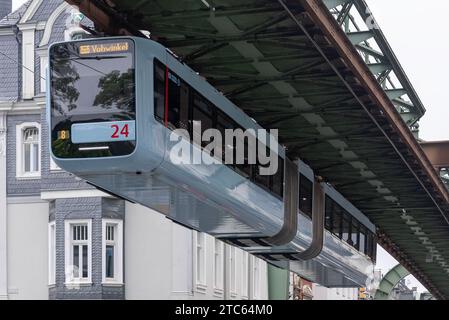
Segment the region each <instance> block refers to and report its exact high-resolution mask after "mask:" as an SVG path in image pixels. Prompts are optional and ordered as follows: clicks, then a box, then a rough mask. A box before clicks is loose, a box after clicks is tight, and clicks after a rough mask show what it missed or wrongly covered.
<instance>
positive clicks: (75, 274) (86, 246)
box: [65, 220, 92, 284]
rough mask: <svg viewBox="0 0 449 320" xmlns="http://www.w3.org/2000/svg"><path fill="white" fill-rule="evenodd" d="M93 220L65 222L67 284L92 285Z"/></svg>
mask: <svg viewBox="0 0 449 320" xmlns="http://www.w3.org/2000/svg"><path fill="white" fill-rule="evenodd" d="M91 225H92V222H91V220H67V221H66V222H65V240H66V242H65V246H66V247H65V248H66V256H65V273H66V283H67V284H71V283H90V282H91V269H92V268H91V264H92V259H91V257H92V235H91V230H92V228H91Z"/></svg>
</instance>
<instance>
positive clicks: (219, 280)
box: [214, 239, 224, 295]
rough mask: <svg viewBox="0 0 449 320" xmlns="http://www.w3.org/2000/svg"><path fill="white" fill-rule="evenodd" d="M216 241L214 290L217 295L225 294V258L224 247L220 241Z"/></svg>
mask: <svg viewBox="0 0 449 320" xmlns="http://www.w3.org/2000/svg"><path fill="white" fill-rule="evenodd" d="M214 241H215V251H214V289H215V293H217V294H220V295H221V294H222V293H223V277H224V275H223V256H224V245H223V242H221V241H220V240H218V239H214Z"/></svg>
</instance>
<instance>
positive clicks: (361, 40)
mask: <svg viewBox="0 0 449 320" xmlns="http://www.w3.org/2000/svg"><path fill="white" fill-rule="evenodd" d="M323 1H324V3H325V4H326V6H327V7H328V9H329V10H330V12H331V13H332V14H333V15H334V17H335V19H336V20H337V22H338V23H339V24H340V25H341V26H342V28H343V29H344V30H345V32H346V34H347V35H348V38H349V40H351V42H352V44H353V45H354V46H356V47H357V48H358V49H359V51H360V53H361V55H362V56H363V58H364V59H365V61H366V63H367V64H368V66H369V67H370V69H371V72H372V73H373V75H374V76H375V77H376V78H377V80H378V82H379V84H380V85H381V86H382V87H383V88H384V89H385V91H386V92H387V95H388V96H389V97H390V99H391V100H392V102H393V104H394V105H395V106H396V108H397V110H398V112H399V113H400V114H401V115H402V118H403V120H404V121H405V122H406V123H407V125H408V126H409V127H410V129H411V130H412V131H414V132H416V134H417V132H418V130H419V125H418V121H419V120H420V119H421V117H422V116H423V115H424V113H425V111H426V109H425V108H424V106H423V104H422V102H421V100H420V98H419V97H418V95H417V93H416V91H415V89H414V88H413V86H412V84H411V82H410V80H409V79H408V77H407V75H406V74H405V72H404V70H403V68H402V66H401V64H400V63H399V61H398V59H397V58H396V56H395V54H394V52H393V50H392V49H391V47H390V45H389V44H388V41H387V39H386V38H385V36H384V34H383V33H382V31H381V30H380V26H379V25H378V24H377V22H376V20H375V19H374V16H373V14H372V12H371V10H370V9H369V7H368V5H367V4H366V2H365V1H364V0H323Z"/></svg>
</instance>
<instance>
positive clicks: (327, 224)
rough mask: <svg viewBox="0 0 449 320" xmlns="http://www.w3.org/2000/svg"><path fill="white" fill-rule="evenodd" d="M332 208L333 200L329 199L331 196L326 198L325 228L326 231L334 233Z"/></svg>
mask: <svg viewBox="0 0 449 320" xmlns="http://www.w3.org/2000/svg"><path fill="white" fill-rule="evenodd" d="M332 206H333V200H332V199H331V198H329V196H326V204H325V218H324V219H325V220H324V226H325V228H326V230H329V231H331V232H332V219H333V215H332Z"/></svg>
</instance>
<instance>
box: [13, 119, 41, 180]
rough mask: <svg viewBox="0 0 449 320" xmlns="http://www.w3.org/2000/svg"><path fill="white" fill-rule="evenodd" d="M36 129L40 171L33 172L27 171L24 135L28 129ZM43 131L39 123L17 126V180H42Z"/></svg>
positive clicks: (26, 123)
mask: <svg viewBox="0 0 449 320" xmlns="http://www.w3.org/2000/svg"><path fill="white" fill-rule="evenodd" d="M32 128H35V129H37V131H38V139H37V152H38V155H37V157H38V167H39V170H37V171H33V172H26V171H25V152H24V148H25V141H24V134H25V131H26V130H27V129H32ZM41 146H42V131H41V125H40V123H38V122H23V123H21V124H18V125H16V178H17V179H24V180H25V179H40V177H41V171H42V161H41V157H42V150H41Z"/></svg>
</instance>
